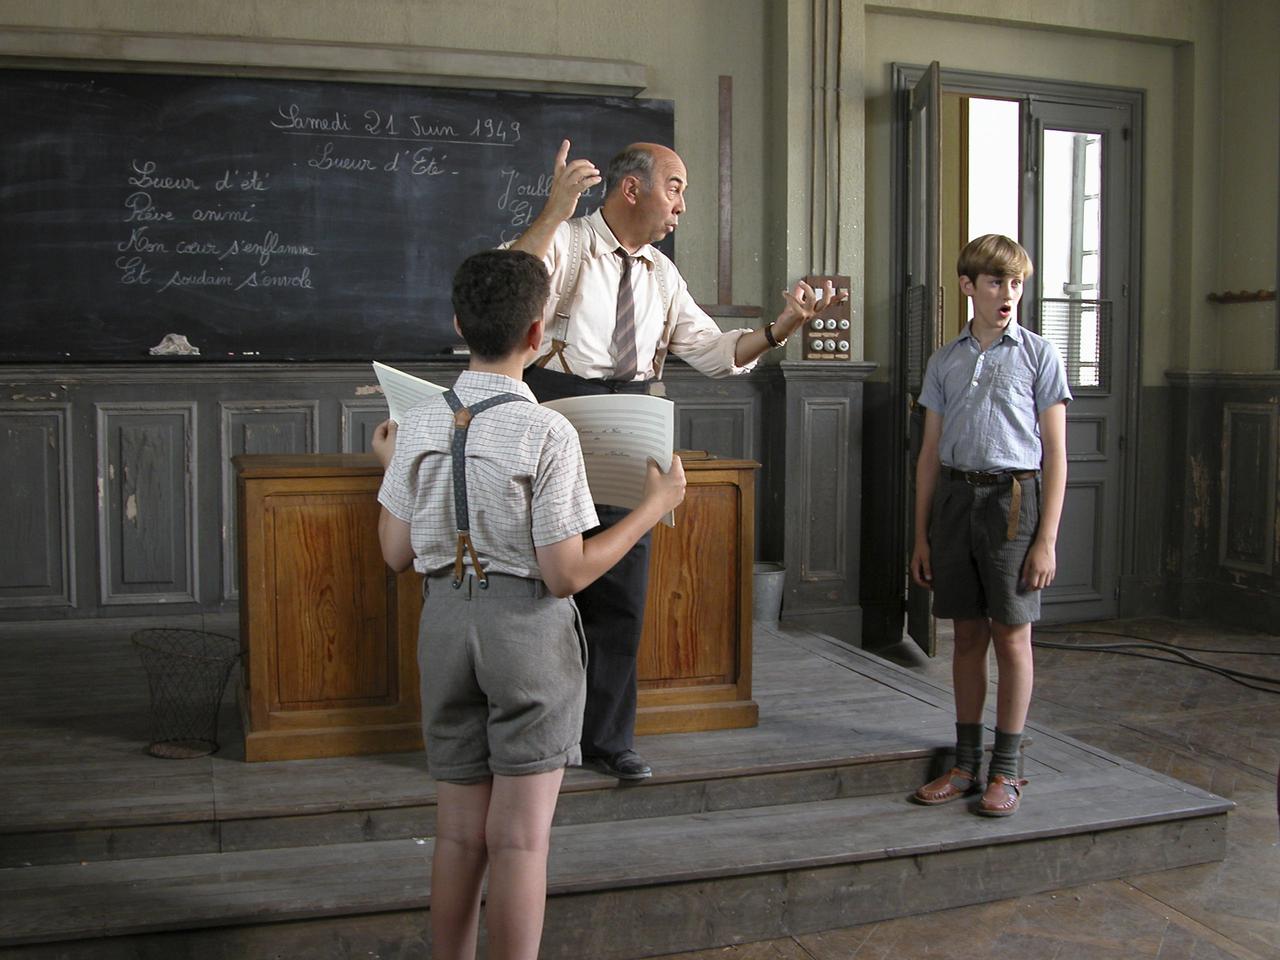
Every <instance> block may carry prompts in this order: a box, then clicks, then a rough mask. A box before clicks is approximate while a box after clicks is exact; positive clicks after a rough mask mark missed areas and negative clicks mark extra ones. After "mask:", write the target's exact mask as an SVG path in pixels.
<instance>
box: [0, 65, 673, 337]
mask: <svg viewBox="0 0 1280 960" xmlns="http://www.w3.org/2000/svg"><path fill="white" fill-rule="evenodd" d="M0 129H3V130H4V131H5V135H4V137H2V138H0V263H4V264H5V265H6V270H4V271H0V303H3V304H4V305H5V337H4V338H0V362H3V361H4V360H10V361H18V362H25V361H39V360H48V359H53V360H64V359H72V360H90V361H114V360H133V359H137V358H140V357H149V356H151V354H150V352H149V348H150V346H152V345H154V344H155V343H156V342H157V341H158V340H159V338H160V337H162V336H164V335H165V334H166V333H170V332H173V331H179V332H181V333H182V334H183V335H185V336H186V337H187V339H188V340H189V342H190V343H191V344H192V345H193V346H197V347H199V348H200V357H201V358H210V357H212V358H226V357H230V356H235V357H238V358H244V357H252V358H254V359H261V360H277V359H309V360H351V359H355V358H358V357H364V356H385V357H393V358H403V359H415V358H423V357H425V356H429V355H432V354H436V353H440V352H444V351H447V350H448V349H449V347H450V346H452V345H453V344H455V343H456V334H455V333H454V330H453V324H452V322H451V319H452V308H451V305H450V303H449V286H450V277H451V276H452V272H453V270H454V269H455V268H456V266H457V264H458V262H460V261H461V259H462V258H463V257H465V256H466V255H467V254H468V253H471V252H474V251H475V250H479V249H483V248H485V247H492V246H496V245H497V244H498V243H500V242H503V241H506V240H510V239H513V238H514V237H515V236H517V235H518V234H520V233H521V232H523V231H524V230H525V229H526V228H527V227H528V225H529V224H530V223H531V222H532V220H533V218H534V217H535V216H536V215H537V213H538V211H539V210H540V209H541V207H542V205H543V203H544V202H545V200H546V197H547V196H548V194H549V192H550V185H551V178H550V169H549V168H550V165H551V158H552V157H554V155H555V150H556V147H557V146H558V144H559V143H560V142H561V140H563V139H564V138H565V137H571V138H572V139H573V142H574V149H575V155H578V151H581V155H583V156H588V157H591V158H592V159H594V160H596V162H597V163H604V162H606V161H607V160H608V158H609V157H610V156H612V155H613V153H615V152H616V151H617V150H618V149H620V148H621V147H623V146H625V145H626V144H627V143H630V142H633V141H637V140H649V141H656V142H661V143H671V142H672V141H671V137H672V114H671V106H670V104H669V103H665V102H658V101H642V100H629V99H625V100H624V99H621V98H609V97H590V96H560V95H554V94H530V93H513V92H505V91H494V90H484V91H465V90H444V89H439V88H425V87H415V86H395V85H387V84H368V83H363V82H351V83H346V82H341V81H325V82H317V81H301V80H281V79H263V78H243V77H207V76H206V77H183V76H177V75H170V76H164V77H159V76H149V75H146V74H139V73H130V74H111V73H94V72H88V71H86V72H75V73H72V72H65V71H46V70H27V69H14V68H10V69H0ZM603 194H604V187H603V185H600V186H597V187H596V188H593V190H592V191H590V192H589V193H588V195H587V196H586V197H584V198H583V202H581V203H580V204H579V213H584V214H585V213H589V212H591V210H593V209H595V208H596V207H598V206H599V203H600V202H601V200H602V198H603ZM11 265H12V266H13V269H8V267H9V266H11ZM184 356H185V355H184Z"/></svg>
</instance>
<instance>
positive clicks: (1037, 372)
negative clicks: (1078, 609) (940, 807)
mask: <svg viewBox="0 0 1280 960" xmlns="http://www.w3.org/2000/svg"><path fill="white" fill-rule="evenodd" d="M956 270H957V272H958V273H959V275H960V290H961V292H962V293H963V294H964V295H965V296H967V297H969V298H970V299H971V300H972V301H973V319H972V320H971V321H970V322H969V324H968V325H967V327H966V328H965V330H964V332H963V333H962V334H961V335H960V336H959V337H957V338H956V339H955V340H953V341H951V343H949V344H947V345H946V346H945V347H943V348H942V349H941V350H939V351H938V352H937V353H935V354H934V355H933V356H932V357H931V358H930V359H929V366H928V368H927V369H926V371H925V379H924V389H923V390H922V391H921V393H920V401H919V402H920V405H921V406H922V407H924V408H925V421H924V440H923V443H922V445H921V450H920V459H919V462H918V463H917V466H916V502H915V530H916V533H915V546H914V549H913V550H912V554H911V576H912V579H914V580H915V582H916V583H918V584H919V585H920V586H922V587H927V588H929V589H931V590H932V591H933V614H934V616H936V617H940V618H946V619H952V620H954V622H955V651H954V654H953V659H952V665H951V674H952V683H953V685H954V687H955V701H956V764H955V767H953V768H952V769H951V770H950V771H949V772H947V773H945V774H943V775H942V776H941V777H939V778H938V779H936V780H934V781H933V782H931V783H927V784H925V785H924V786H922V787H920V788H919V789H918V790H917V791H916V792H915V796H914V799H915V800H916V801H917V802H918V803H923V804H939V803H948V802H950V801H952V800H955V799H957V798H959V797H963V796H966V795H969V794H972V793H975V792H977V791H978V790H979V789H981V788H982V784H981V783H980V781H979V773H980V768H981V765H982V756H983V737H982V714H983V706H984V701H985V700H986V694H987V649H988V647H989V646H994V647H995V651H996V664H997V666H998V669H999V677H998V681H997V685H996V737H995V750H994V752H993V753H992V757H991V764H990V767H989V769H988V773H987V782H986V787H985V789H983V792H982V798H981V799H980V800H979V802H978V806H977V812H978V813H980V814H983V815H985V816H991V817H1007V816H1010V815H1011V814H1014V813H1016V812H1017V810H1018V805H1019V803H1020V802H1021V796H1022V788H1023V786H1024V785H1025V784H1026V781H1025V780H1023V779H1021V778H1020V777H1019V776H1018V752H1019V746H1020V743H1021V740H1022V728H1023V725H1024V723H1025V721H1026V718H1027V708H1028V706H1029V705H1030V703H1031V686H1032V662H1031V624H1032V623H1033V622H1034V621H1035V620H1037V619H1039V616H1040V594H1041V591H1042V590H1044V588H1045V587H1047V586H1049V584H1051V583H1052V582H1053V576H1054V571H1055V569H1056V567H1057V559H1056V551H1055V548H1056V543H1057V539H1058V520H1059V518H1060V517H1061V515H1062V500H1063V495H1064V493H1065V490H1066V483H1067V455H1066V430H1067V426H1066V423H1067V413H1066V406H1067V404H1068V403H1069V402H1070V401H1071V391H1070V389H1069V388H1068V386H1067V375H1066V370H1065V369H1064V367H1063V364H1062V359H1061V357H1059V355H1058V352H1057V350H1056V349H1055V348H1054V346H1053V344H1051V343H1050V342H1049V341H1048V340H1046V339H1045V338H1044V337H1041V336H1039V335H1037V334H1034V333H1032V332H1031V331H1029V330H1026V329H1024V328H1022V327H1021V326H1019V325H1018V322H1017V320H1016V319H1014V312H1015V310H1016V309H1017V306H1018V301H1019V300H1020V299H1021V297H1022V285H1023V281H1024V280H1025V279H1026V278H1027V277H1028V276H1030V275H1031V271H1032V265H1031V258H1030V257H1028V256H1027V252H1026V251H1025V250H1024V249H1023V248H1022V247H1021V246H1019V245H1018V244H1017V243H1016V242H1014V241H1013V240H1010V239H1009V238H1008V237H1004V236H999V235H997V234H987V235H986V236H982V237H978V238H977V239H976V240H972V241H970V242H969V243H968V244H967V245H966V246H965V248H964V249H963V250H962V251H961V252H960V259H959V262H958V263H957V265H956Z"/></svg>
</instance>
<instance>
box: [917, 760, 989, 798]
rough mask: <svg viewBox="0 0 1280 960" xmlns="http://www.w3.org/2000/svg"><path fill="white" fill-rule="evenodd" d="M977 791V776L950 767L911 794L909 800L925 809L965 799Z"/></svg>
mask: <svg viewBox="0 0 1280 960" xmlns="http://www.w3.org/2000/svg"><path fill="white" fill-rule="evenodd" d="M978 789H979V784H978V775H977V774H976V773H970V772H969V771H968V770H961V769H960V768H959V767H952V768H951V769H950V770H948V771H947V772H946V773H944V774H943V775H942V776H940V777H939V778H938V779H937V780H931V781H929V782H928V783H926V784H925V785H924V786H923V787H920V788H919V789H917V790H916V792H915V793H914V794H912V796H911V799H912V800H914V801H915V802H916V803H923V804H924V805H925V806H927V807H932V806H936V805H937V804H939V803H950V802H951V801H952V800H958V799H959V798H960V797H967V796H969V795H970V794H972V793H976V792H977V791H978Z"/></svg>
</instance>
